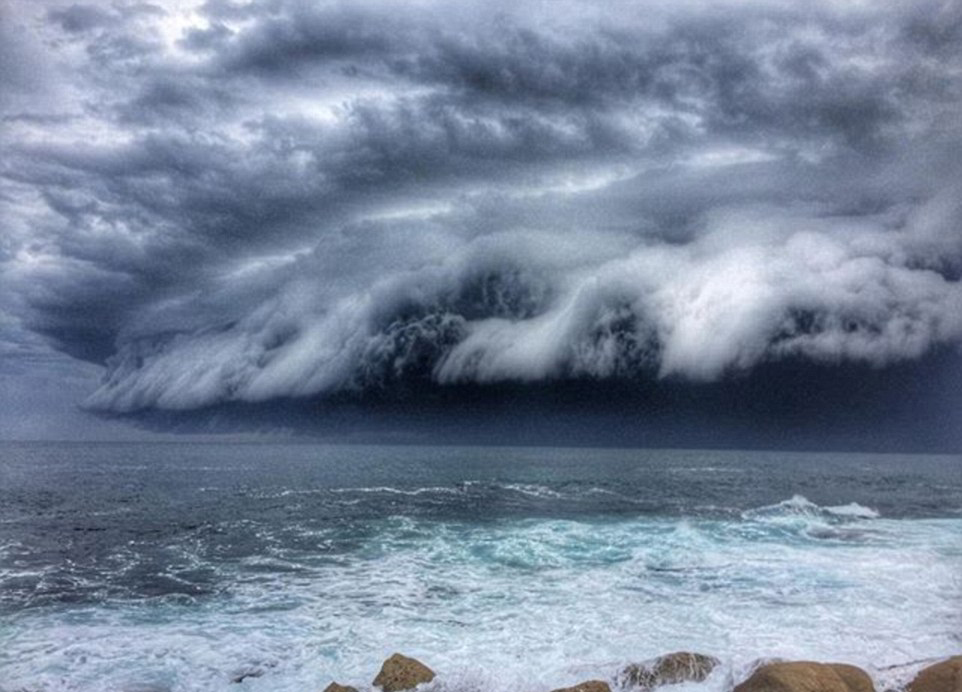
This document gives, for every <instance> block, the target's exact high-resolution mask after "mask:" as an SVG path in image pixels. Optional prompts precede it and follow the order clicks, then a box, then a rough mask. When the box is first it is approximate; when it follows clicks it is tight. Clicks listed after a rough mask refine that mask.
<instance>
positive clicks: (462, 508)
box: [0, 443, 962, 692]
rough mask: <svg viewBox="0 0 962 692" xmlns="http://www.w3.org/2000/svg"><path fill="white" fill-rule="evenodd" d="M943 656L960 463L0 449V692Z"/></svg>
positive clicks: (554, 677) (548, 674) (259, 449)
mask: <svg viewBox="0 0 962 692" xmlns="http://www.w3.org/2000/svg"><path fill="white" fill-rule="evenodd" d="M674 650H691V651H698V652H703V653H707V654H711V655H714V656H716V657H718V658H719V659H720V660H721V661H722V665H721V666H719V667H718V668H717V669H716V671H715V673H714V674H713V675H712V676H711V677H710V678H709V679H708V680H707V681H705V682H704V683H701V684H697V685H696V684H691V685H682V686H679V687H678V688H676V689H678V690H680V691H681V692H685V690H689V691H695V690H704V691H705V692H720V691H721V690H725V689H728V688H730V687H731V685H732V684H733V683H734V682H737V681H738V680H740V679H741V678H743V677H744V676H745V675H746V674H747V673H748V672H749V671H750V669H751V666H752V665H754V664H755V662H756V661H758V660H760V659H770V658H776V657H781V658H790V659H797V658H804V659H815V660H824V661H845V662H851V663H855V664H857V665H860V666H863V667H865V668H866V669H867V670H868V671H869V672H870V673H871V674H872V675H873V676H874V677H875V679H876V681H877V683H878V684H879V685H880V686H883V687H884V686H898V685H899V684H903V683H904V682H905V680H907V679H908V678H909V677H910V676H911V674H912V673H913V672H914V670H916V669H917V668H918V667H919V666H920V665H923V664H924V662H925V661H929V660H932V659H935V658H938V657H942V656H946V655H949V654H956V653H959V652H962V458H960V457H958V456H951V457H950V456H908V455H852V454H801V453H798V454H795V453H793V454H788V453H776V452H742V451H724V452H716V451H663V450H600V449H548V448H514V449H509V448H454V447H414V446H407V447H361V446H340V447H337V446H317V445H273V444H248V445H229V444H186V443H183V444H147V445H145V444H60V443H57V444H54V443H43V444H40V443H35V444H33V443H32V444H12V443H7V444H3V445H0V690H3V691H4V692H13V691H18V692H19V691H21V690H24V691H27V690H30V691H32V690H84V691H94V692H95V691H97V690H105V691H106V690H111V691H125V690H126V691H130V692H134V691H137V692H147V691H151V692H161V691H174V690H211V691H214V690H234V691H235V692H243V691H245V690H277V691H282V692H283V691H288V690H289V691H294V690H296V691H298V692H308V691H311V690H314V691H319V690H321V689H323V688H324V687H325V686H326V685H327V684H328V683H329V682H330V681H331V680H334V679H336V680H338V681H339V682H341V683H344V684H351V685H354V686H356V687H358V688H359V689H362V690H363V689H366V688H370V683H371V680H372V679H373V677H374V675H375V674H376V672H377V670H378V668H379V666H380V663H381V661H382V660H383V659H384V658H386V657H387V656H388V655H390V654H391V653H393V652H394V651H400V652H402V653H405V654H407V655H411V656H415V657H417V658H419V659H420V660H422V661H423V662H425V663H427V664H428V665H430V666H431V667H432V668H433V669H434V670H435V671H436V672H437V673H438V677H437V680H436V687H437V688H438V689H442V690H479V691H480V690H491V691H496V690H505V691H509V690H510V691H512V692H524V691H526V690H530V691H531V692H539V691H547V690H550V689H552V688H554V687H559V686H562V685H568V684H573V683H575V682H578V681H580V680H584V679H588V678H603V679H612V678H614V677H616V676H617V673H618V671H619V670H620V669H621V668H622V667H623V666H624V665H625V664H627V663H630V662H638V661H644V660H646V659H649V658H651V657H654V656H657V655H659V654H663V653H666V652H670V651H674Z"/></svg>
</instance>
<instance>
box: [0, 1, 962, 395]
mask: <svg viewBox="0 0 962 692" xmlns="http://www.w3.org/2000/svg"><path fill="white" fill-rule="evenodd" d="M2 12H3V16H2V22H0V34H2V36H0V59H2V61H3V63H4V65H9V66H10V68H9V69H7V68H6V67H5V69H4V70H3V71H2V74H0V113H2V118H3V123H4V127H3V129H2V134H0V137H2V140H0V141H2V146H3V150H4V156H3V157H2V162H0V174H2V191H0V195H2V197H0V198H2V200H3V212H2V219H0V222H2V233H3V242H2V245H0V281H2V282H3V295H2V297H0V307H2V308H3V309H4V311H5V312H6V313H7V314H8V315H10V316H12V318H13V319H14V322H15V324H16V325H17V326H16V327H15V329H18V330H22V331H23V332H24V333H30V334H33V335H40V336H42V337H43V338H44V339H45V340H46V342H47V343H48V344H51V345H52V346H53V347H54V348H55V349H56V350H57V351H59V352H62V353H63V354H67V355H68V356H70V357H72V358H75V359H79V360H82V361H89V362H92V363H96V364H101V365H103V366H105V375H104V378H103V381H102V383H101V384H100V385H99V387H97V388H96V389H95V390H94V391H92V392H91V393H90V395H89V398H88V399H87V401H86V405H87V406H88V407H90V408H92V409H96V410H103V411H111V412H137V411H149V410H157V409H159V410H191V409H196V408H201V407H211V406H215V405H219V404H230V403H238V402H241V403H254V402H266V401H271V400H275V399H286V398H292V397H295V398H297V397H309V398H316V397H321V398H324V397H330V396H335V395H342V394H345V393H361V394H363V393H364V392H371V391H375V392H385V391H388V392H389V391H393V390H398V391H401V390H404V389H405V388H410V387H412V386H416V387H425V386H430V387H439V388H445V387H454V388H456V387H459V386H463V385H470V386H481V387H485V386H499V385H503V384H510V385H512V386H515V385H520V386H523V385H526V384H532V385H542V384H544V383H546V382H565V381H582V380H589V381H592V382H598V383H601V384H602V385H603V383H605V382H620V383H624V382H632V381H672V382H678V383H692V384H699V383H712V382H719V381H725V380H726V379H729V378H737V377H745V376H748V377H750V376H751V374H752V373H753V372H754V371H756V369H758V368H763V367H768V366H770V365H772V364H778V363H786V362H802V363H811V364H814V365H816V366H818V367H823V366H824V367H833V368H839V369H844V368H848V367H858V368H863V367H868V368H870V369H871V368H878V369H884V368H889V367H892V366H897V365H899V364H904V363H912V362H917V361H920V360H922V359H925V358H927V357H929V356H931V355H932V354H936V353H942V352H957V351H958V349H959V346H960V344H962V282H960V277H962V182H960V181H962V118H960V115H962V110H960V99H962V6H960V5H959V4H958V3H954V2H934V1H933V2H892V3H885V4H884V5H881V4H877V3H868V4H866V3H859V2H854V1H853V2H811V3H809V2H806V3H790V4H785V3H775V2H770V3H769V2H747V3H744V2H738V3H735V2H732V3H727V2H700V1H698V2H695V1H692V2H688V1H685V2H680V3H679V2H665V3H658V2H656V3H634V4H632V3H594V2H591V3H589V2H567V1H565V2H557V3H535V4H527V3H491V2H484V3H481V2H477V3H473V2H468V3H457V4H455V5H452V4H447V3H434V2H419V3H413V4H410V5H404V6H399V5H396V4H393V3H384V2H350V3H315V2H300V1H296V0H271V1H270V2H264V3H242V2H231V1H229V0H208V1H207V2H204V3H190V2H177V3H167V4H163V5H162V6H158V5H152V4H147V3H117V2H109V3H108V2H104V3H90V4H71V3H44V4H43V5H42V6H41V5H31V4H29V3H23V4H20V5H18V6H16V7H11V6H7V7H6V8H4V9H3V10H2ZM14 322H11V324H13V323H14ZM6 329H7V331H8V332H10V330H12V329H14V327H6ZM11 333H12V332H11ZM9 338H12V337H8V339H9ZM30 343H33V341H30ZM619 391H620V390H619Z"/></svg>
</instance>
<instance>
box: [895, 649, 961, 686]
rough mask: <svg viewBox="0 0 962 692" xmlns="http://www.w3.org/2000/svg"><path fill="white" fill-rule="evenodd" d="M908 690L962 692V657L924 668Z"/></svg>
mask: <svg viewBox="0 0 962 692" xmlns="http://www.w3.org/2000/svg"><path fill="white" fill-rule="evenodd" d="M906 689H907V692H962V656H953V657H952V658H950V659H948V660H946V661H942V662H941V663H936V664H935V665H931V666H928V667H927V668H923V669H922V670H921V671H919V674H918V675H916V676H915V679H914V680H912V682H910V683H909V684H908V687H907V688H906Z"/></svg>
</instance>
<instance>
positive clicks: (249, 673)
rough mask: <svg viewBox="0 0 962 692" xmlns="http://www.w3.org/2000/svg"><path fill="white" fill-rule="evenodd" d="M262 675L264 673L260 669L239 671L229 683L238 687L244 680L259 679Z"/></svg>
mask: <svg viewBox="0 0 962 692" xmlns="http://www.w3.org/2000/svg"><path fill="white" fill-rule="evenodd" d="M263 674H264V671H263V670H261V669H260V668H251V669H249V670H245V671H241V672H239V673H237V674H235V675H234V676H233V677H232V678H231V679H230V681H231V682H232V683H234V684H236V685H239V684H240V683H242V682H244V681H245V680H247V678H259V677H260V676H262V675H263Z"/></svg>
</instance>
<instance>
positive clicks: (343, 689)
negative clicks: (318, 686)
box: [324, 682, 357, 692]
mask: <svg viewBox="0 0 962 692" xmlns="http://www.w3.org/2000/svg"><path fill="white" fill-rule="evenodd" d="M324 692H357V689H355V688H354V687H351V686H349V685H338V684H337V683H336V682H332V683H331V684H330V685H328V686H327V687H325V688H324Z"/></svg>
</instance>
